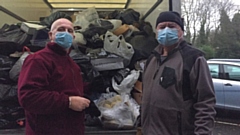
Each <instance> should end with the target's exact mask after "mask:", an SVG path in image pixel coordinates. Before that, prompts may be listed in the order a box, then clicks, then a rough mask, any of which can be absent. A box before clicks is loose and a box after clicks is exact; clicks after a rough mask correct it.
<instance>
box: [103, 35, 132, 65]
mask: <svg viewBox="0 0 240 135" xmlns="http://www.w3.org/2000/svg"><path fill="white" fill-rule="evenodd" d="M103 47H104V50H106V51H107V52H110V53H113V54H116V55H119V56H121V57H123V58H125V59H127V60H129V61H130V60H131V59H132V56H133V54H134V50H133V47H132V45H130V44H129V43H127V42H126V41H125V39H124V37H123V35H120V36H116V35H114V34H113V33H112V32H110V31H107V33H106V34H105V38H104V46H103Z"/></svg>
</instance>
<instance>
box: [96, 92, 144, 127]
mask: <svg viewBox="0 0 240 135" xmlns="http://www.w3.org/2000/svg"><path fill="white" fill-rule="evenodd" d="M96 105H97V107H98V108H99V110H100V111H101V114H102V116H101V120H102V123H103V126H104V127H105V128H110V129H131V128H133V127H134V123H135V121H136V119H137V117H138V115H139V114H140V113H139V106H138V105H137V103H134V100H130V97H129V96H128V95H125V94H124V95H118V94H116V93H113V92H110V93H103V94H102V95H101V96H100V98H99V100H98V101H97V102H96Z"/></svg>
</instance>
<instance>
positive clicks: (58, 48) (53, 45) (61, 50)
mask: <svg viewBox="0 0 240 135" xmlns="http://www.w3.org/2000/svg"><path fill="white" fill-rule="evenodd" d="M47 48H48V49H50V50H52V51H53V52H55V53H57V54H59V55H62V56H64V55H68V54H69V53H70V50H69V52H67V51H66V50H65V49H64V48H62V47H61V46H59V45H58V44H56V43H54V42H49V43H48V44H47Z"/></svg>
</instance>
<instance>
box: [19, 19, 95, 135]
mask: <svg viewBox="0 0 240 135" xmlns="http://www.w3.org/2000/svg"><path fill="white" fill-rule="evenodd" d="M73 31H74V29H73V25H72V23H71V22H70V21H69V20H67V19H63V18H62V19H58V20H56V21H55V22H54V23H53V24H52V27H51V31H50V32H49V39H50V40H51V42H49V43H48V44H47V45H46V47H45V48H44V49H42V50H40V51H38V52H36V53H34V54H30V55H29V56H28V57H27V58H26V59H25V61H24V64H23V66H22V70H21V73H20V76H19V81H18V97H19V102H20V105H21V106H22V107H23V108H24V109H25V114H26V134H27V135H83V134H84V112H83V111H84V109H85V108H87V107H88V106H89V103H90V101H89V100H88V99H86V98H83V79H82V76H81V74H80V73H81V69H80V68H79V66H78V65H77V64H76V63H74V62H73V60H72V59H71V58H70V57H69V53H70V49H69V48H70V47H71V45H72V41H73V38H74V34H73Z"/></svg>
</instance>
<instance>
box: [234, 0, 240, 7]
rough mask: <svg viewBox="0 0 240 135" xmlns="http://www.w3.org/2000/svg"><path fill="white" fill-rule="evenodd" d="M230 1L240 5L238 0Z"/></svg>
mask: <svg viewBox="0 0 240 135" xmlns="http://www.w3.org/2000/svg"><path fill="white" fill-rule="evenodd" d="M232 2H233V3H234V4H236V5H239V6H240V0H232Z"/></svg>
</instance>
